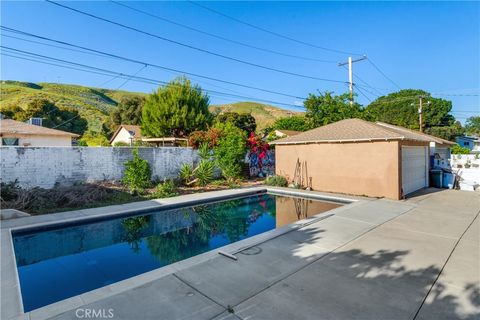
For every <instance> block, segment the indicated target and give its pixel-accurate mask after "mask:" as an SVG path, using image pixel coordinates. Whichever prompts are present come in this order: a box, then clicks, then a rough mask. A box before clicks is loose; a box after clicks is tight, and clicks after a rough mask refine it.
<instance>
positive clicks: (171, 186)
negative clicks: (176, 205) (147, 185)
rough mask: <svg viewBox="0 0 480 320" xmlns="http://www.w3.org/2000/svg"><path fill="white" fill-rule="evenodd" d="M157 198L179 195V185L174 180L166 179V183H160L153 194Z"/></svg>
mask: <svg viewBox="0 0 480 320" xmlns="http://www.w3.org/2000/svg"><path fill="white" fill-rule="evenodd" d="M152 195H153V197H155V198H169V197H175V196H177V195H178V192H177V186H176V185H175V182H173V180H165V182H164V183H160V184H159V185H158V186H157V187H156V188H155V192H154V193H153V194H152Z"/></svg>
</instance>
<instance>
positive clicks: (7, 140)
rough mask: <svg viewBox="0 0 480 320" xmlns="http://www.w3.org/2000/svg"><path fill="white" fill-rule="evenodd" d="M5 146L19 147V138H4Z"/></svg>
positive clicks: (3, 143)
mask: <svg viewBox="0 0 480 320" xmlns="http://www.w3.org/2000/svg"><path fill="white" fill-rule="evenodd" d="M2 145H4V146H18V138H2Z"/></svg>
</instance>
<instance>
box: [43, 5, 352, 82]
mask: <svg viewBox="0 0 480 320" xmlns="http://www.w3.org/2000/svg"><path fill="white" fill-rule="evenodd" d="M45 1H47V2H48V3H51V4H54V5H56V6H59V7H62V8H65V9H67V10H71V11H73V12H77V13H80V14H82V15H85V16H89V17H91V18H94V19H97V20H101V21H104V22H108V23H110V24H113V25H116V26H119V27H122V28H125V29H128V30H132V31H135V32H138V33H141V34H145V35H148V36H150V37H153V38H156V39H160V40H163V41H166V42H170V43H173V44H176V45H179V46H182V47H185V48H189V49H192V50H196V51H199V52H203V53H206V54H210V55H212V56H216V57H220V58H223V59H226V60H230V61H234V62H238V63H241V64H245V65H249V66H252V67H256V68H260V69H264V70H269V71H273V72H277V73H282V74H286V75H290V76H295V77H299V78H305V79H312V80H319V81H326V82H335V83H344V81H340V80H333V79H326V78H319V77H315V76H310V75H305V74H300V73H296V72H291V71H286V70H281V69H277V68H273V67H269V66H265V65H261V64H257V63H254V62H250V61H246V60H242V59H238V58H234V57H230V56H227V55H224V54H221V53H216V52H213V51H210V50H206V49H202V48H199V47H195V46H192V45H189V44H186V43H183V42H179V41H176V40H172V39H168V38H165V37H162V36H159V35H156V34H153V33H151V32H147V31H143V30H140V29H137V28H134V27H131V26H127V25H125V24H123V23H119V22H116V21H113V20H109V19H106V18H102V17H99V16H96V15H94V14H91V13H88V12H85V11H82V10H78V9H75V8H72V7H69V6H66V5H63V4H60V3H57V2H54V1H51V0H45Z"/></svg>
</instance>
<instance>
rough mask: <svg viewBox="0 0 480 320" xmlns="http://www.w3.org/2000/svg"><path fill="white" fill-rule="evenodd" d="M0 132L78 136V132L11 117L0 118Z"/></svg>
mask: <svg viewBox="0 0 480 320" xmlns="http://www.w3.org/2000/svg"><path fill="white" fill-rule="evenodd" d="M0 134H2V135H3V134H24V135H37V136H68V137H78V136H79V135H78V134H75V133H71V132H66V131H62V130H56V129H50V128H45V127H41V126H36V125H33V124H28V123H25V122H20V121H15V120H12V119H4V120H0Z"/></svg>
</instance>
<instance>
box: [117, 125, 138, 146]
mask: <svg viewBox="0 0 480 320" xmlns="http://www.w3.org/2000/svg"><path fill="white" fill-rule="evenodd" d="M139 140H142V131H141V129H140V126H135V125H130V124H121V125H120V126H118V128H117V130H116V131H115V132H114V134H113V135H112V138H111V139H110V144H111V145H112V146H114V145H115V144H116V143H118V142H120V143H124V144H127V145H129V146H132V145H133V144H134V143H135V141H139Z"/></svg>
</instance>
